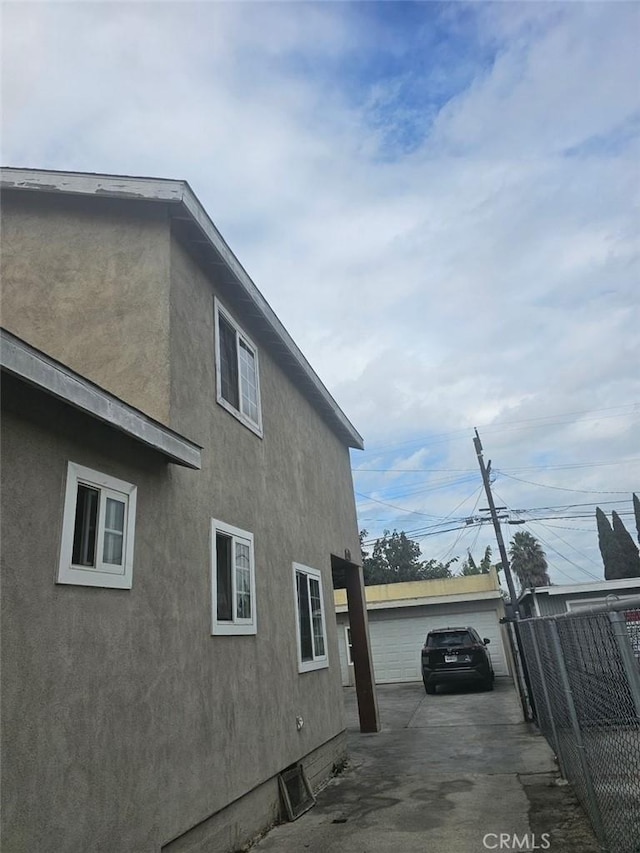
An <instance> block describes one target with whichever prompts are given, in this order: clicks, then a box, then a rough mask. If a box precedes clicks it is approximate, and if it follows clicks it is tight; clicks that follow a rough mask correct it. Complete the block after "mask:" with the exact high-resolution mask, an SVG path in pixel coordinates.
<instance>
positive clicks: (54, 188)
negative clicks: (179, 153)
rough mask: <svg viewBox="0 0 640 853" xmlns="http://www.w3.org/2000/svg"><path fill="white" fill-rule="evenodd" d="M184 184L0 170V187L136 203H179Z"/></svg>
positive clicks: (153, 180)
mask: <svg viewBox="0 0 640 853" xmlns="http://www.w3.org/2000/svg"><path fill="white" fill-rule="evenodd" d="M184 186H185V183H184V181H174V180H171V179H167V178H133V177H128V176H126V175H99V174H93V173H88V172H53V171H47V170H45V169H12V168H6V169H2V188H3V189H15V190H33V191H38V190H39V191H41V192H57V193H67V194H71V195H89V196H98V197H100V196H109V197H114V198H126V199H137V200H138V201H162V202H181V201H182V196H183V193H184Z"/></svg>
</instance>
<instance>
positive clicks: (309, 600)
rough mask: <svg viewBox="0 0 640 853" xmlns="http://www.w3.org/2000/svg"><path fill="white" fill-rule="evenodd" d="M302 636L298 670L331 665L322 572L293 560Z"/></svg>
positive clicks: (297, 624) (298, 617)
mask: <svg viewBox="0 0 640 853" xmlns="http://www.w3.org/2000/svg"><path fill="white" fill-rule="evenodd" d="M293 578H294V586H295V604H296V634H297V640H298V672H307V671H308V670H311V669H322V668H324V667H327V666H329V661H328V659H327V644H326V636H327V631H326V625H325V616H324V599H323V596H322V576H321V574H320V572H319V571H318V570H317V569H311V568H309V567H308V566H302V565H300V564H299V563H294V564H293Z"/></svg>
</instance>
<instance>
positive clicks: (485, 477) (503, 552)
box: [473, 429, 520, 619]
mask: <svg viewBox="0 0 640 853" xmlns="http://www.w3.org/2000/svg"><path fill="white" fill-rule="evenodd" d="M475 432H476V437H475V438H474V439H473V445H474V447H475V449H476V454H477V456H478V464H479V465H480V471H481V473H482V482H483V483H484V490H485V492H486V493H487V501H488V502H489V511H490V513H491V521H493V529H494V530H495V532H496V539H497V540H498V550H499V551H500V560H501V561H502V567H503V569H504V576H505V578H506V580H507V586H508V587H509V596H510V598H511V608H512V611H513V615H514V616H515V617H516V619H519V618H520V608H519V607H518V598H517V596H516V591H515V588H514V586H513V578H512V577H511V569H510V568H509V559H508V557H507V549H506V548H505V546H504V539H503V538H502V530H501V528H500V519H499V518H498V513H497V511H496V505H495V503H494V501H493V495H492V494H491V483H490V482H489V474H490V472H491V460H489V464H488V465H486V466H485V464H484V458H483V456H482V442H481V441H480V436H479V435H478V430H477V429H476V431H475Z"/></svg>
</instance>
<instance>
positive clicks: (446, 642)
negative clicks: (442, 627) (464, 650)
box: [427, 631, 473, 649]
mask: <svg viewBox="0 0 640 853" xmlns="http://www.w3.org/2000/svg"><path fill="white" fill-rule="evenodd" d="M472 645H473V639H472V637H471V635H470V634H469V632H468V631H438V632H437V633H436V634H429V635H428V637H427V647H428V648H430V649H444V648H449V647H451V646H472Z"/></svg>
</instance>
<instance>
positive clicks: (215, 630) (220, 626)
mask: <svg viewBox="0 0 640 853" xmlns="http://www.w3.org/2000/svg"><path fill="white" fill-rule="evenodd" d="M216 533H224V534H225V535H226V536H230V537H231V539H232V542H235V541H236V540H238V539H241V540H242V541H243V542H248V543H249V567H250V571H251V580H250V588H251V619H237V618H236V617H235V604H236V574H235V571H232V572H231V585H232V590H231V594H232V601H233V609H232V613H233V614H234V618H233V620H232V621H230V622H228V621H219V620H218V572H217V558H216ZM210 550H211V634H212V635H222V636H224V635H227V636H229V635H235V636H238V635H240V636H247V635H250V634H257V632H258V622H257V616H256V572H255V559H254V546H253V533H249V531H247V530H241V529H240V528H239V527H233V526H232V525H231V524H226V523H225V522H224V521H219V520H218V519H215V518H212V519H211V543H210Z"/></svg>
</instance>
